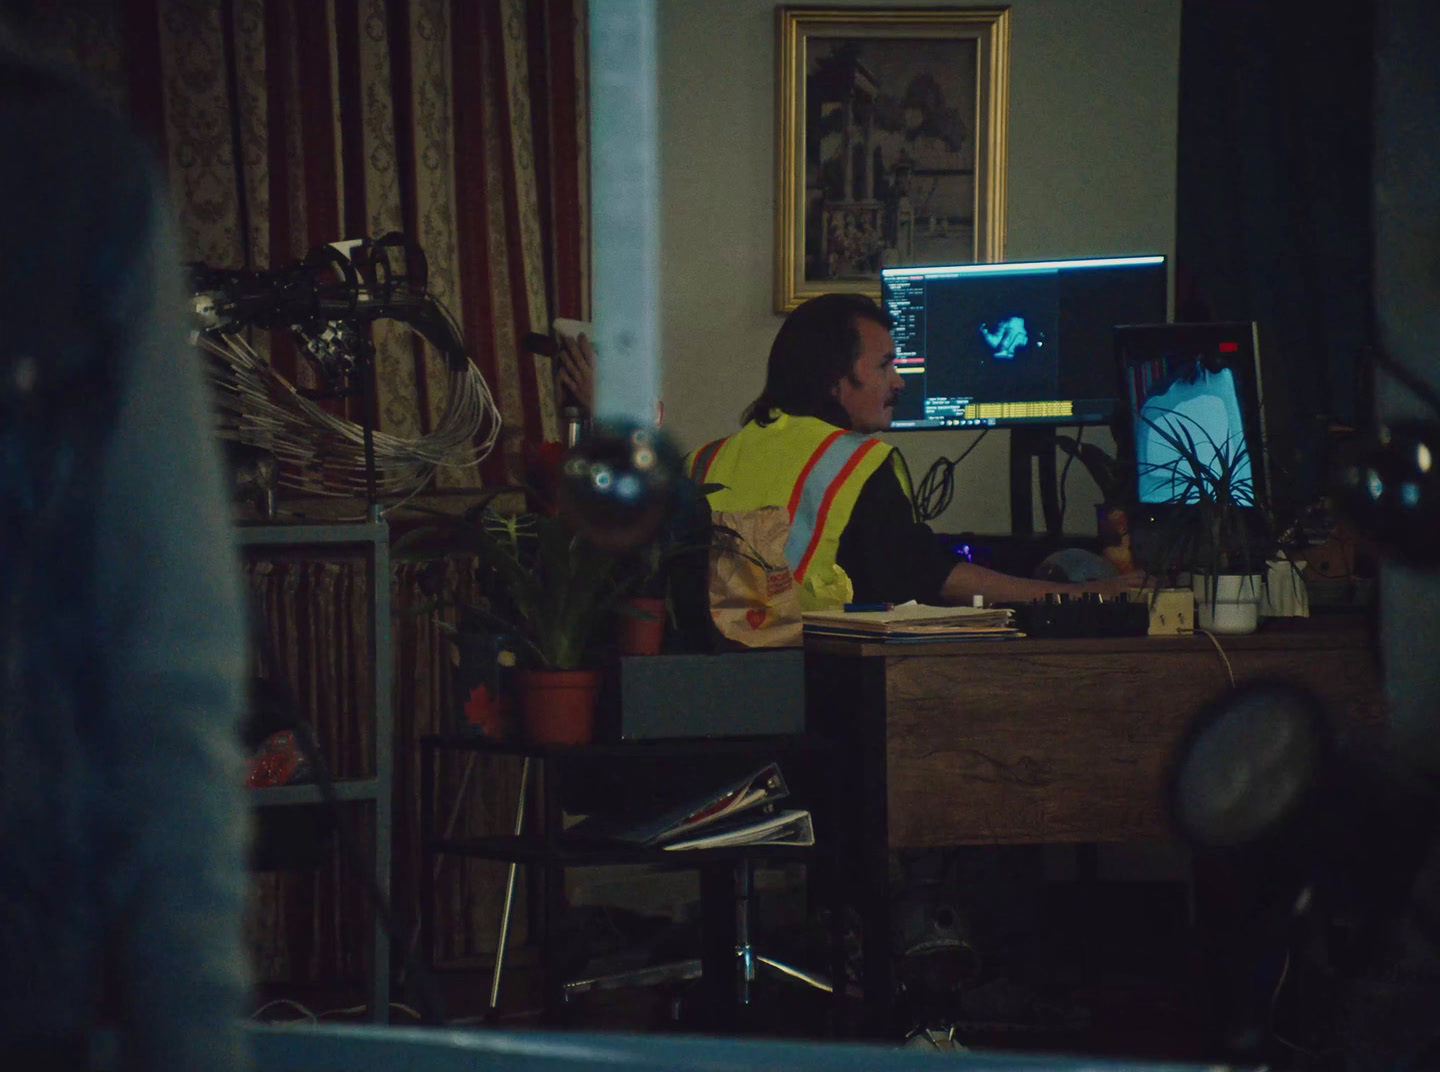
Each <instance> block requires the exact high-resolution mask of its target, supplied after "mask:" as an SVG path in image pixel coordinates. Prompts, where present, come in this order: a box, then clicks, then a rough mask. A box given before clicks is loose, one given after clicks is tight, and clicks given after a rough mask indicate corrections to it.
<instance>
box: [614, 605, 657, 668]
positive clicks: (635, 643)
mask: <svg viewBox="0 0 1440 1072" xmlns="http://www.w3.org/2000/svg"><path fill="white" fill-rule="evenodd" d="M625 602H626V603H627V604H628V605H629V606H630V607H631V609H633V610H635V611H637V612H638V613H637V614H621V615H620V654H621V655H659V654H660V648H661V646H662V645H663V644H664V642H665V600H663V599H659V598H652V597H649V596H637V597H635V598H633V599H627V600H626V601H625ZM641 615H644V616H645V617H641Z"/></svg>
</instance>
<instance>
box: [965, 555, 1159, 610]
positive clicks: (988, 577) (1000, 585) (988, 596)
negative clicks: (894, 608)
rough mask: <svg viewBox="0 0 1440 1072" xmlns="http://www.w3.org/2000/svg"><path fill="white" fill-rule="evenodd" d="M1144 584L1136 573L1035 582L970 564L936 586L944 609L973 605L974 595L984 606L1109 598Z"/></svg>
mask: <svg viewBox="0 0 1440 1072" xmlns="http://www.w3.org/2000/svg"><path fill="white" fill-rule="evenodd" d="M1144 583H1145V575H1144V574H1143V573H1138V572H1137V573H1122V574H1121V575H1120V576H1118V577H1107V578H1105V579H1103V580H1099V581H1085V582H1083V583H1077V582H1066V581H1036V580H1031V579H1029V578H1027V577H1012V576H1011V575H1010V574H1008V573H997V572H996V571H995V570H992V569H986V568H985V567H984V566H977V565H975V563H973V562H957V563H956V564H955V565H954V566H953V567H952V568H951V570H950V573H949V575H948V576H946V578H945V583H944V584H942V585H941V586H940V601H941V602H942V603H945V604H948V605H957V604H958V605H964V604H968V603H971V602H973V600H974V597H975V596H977V595H978V596H983V597H984V599H985V602H986V603H1028V602H1030V601H1031V600H1035V599H1043V598H1044V597H1045V596H1047V595H1052V594H1056V595H1083V594H1084V593H1086V592H1096V593H1099V594H1100V595H1106V596H1113V595H1119V594H1120V593H1121V592H1123V591H1125V590H1126V589H1127V588H1139V587H1140V586H1141V585H1142V584H1144Z"/></svg>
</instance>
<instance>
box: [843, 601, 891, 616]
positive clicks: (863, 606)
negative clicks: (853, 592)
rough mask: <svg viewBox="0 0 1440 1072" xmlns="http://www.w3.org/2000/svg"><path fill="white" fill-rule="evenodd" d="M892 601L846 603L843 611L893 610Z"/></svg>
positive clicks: (847, 612) (848, 612)
mask: <svg viewBox="0 0 1440 1072" xmlns="http://www.w3.org/2000/svg"><path fill="white" fill-rule="evenodd" d="M894 609H895V604H894V603H846V604H845V613H846V614H854V613H857V612H861V611H867V610H894Z"/></svg>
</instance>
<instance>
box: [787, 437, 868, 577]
mask: <svg viewBox="0 0 1440 1072" xmlns="http://www.w3.org/2000/svg"><path fill="white" fill-rule="evenodd" d="M872 438H873V437H872V436H868V435H863V434H862V433H860V432H846V433H845V434H844V435H842V436H840V437H839V438H837V439H836V440H835V441H834V442H833V443H831V444H830V445H829V446H828V447H826V448H825V453H824V454H822V455H820V460H819V461H817V462H816V463H815V466H814V468H812V469H811V470H810V475H809V476H807V477H806V478H805V487H804V489H803V490H802V491H801V492H800V502H799V505H797V506H796V507H795V516H794V517H792V518H791V519H790V538H789V539H788V540H786V541H785V561H786V562H787V563H789V565H790V568H791V569H796V570H798V569H799V568H800V563H801V561H802V560H803V559H804V557H805V551H806V550H807V549H808V548H809V546H810V541H811V540H812V539H814V537H815V522H816V521H817V519H818V518H819V516H820V504H821V503H823V502H824V501H825V493H826V492H827V491H829V490H830V485H831V484H832V483H834V481H835V478H836V477H837V476H839V475H840V470H842V469H844V468H845V464H846V463H847V462H849V461H850V459H851V458H853V457H854V456H855V453H856V452H857V451H858V450H860V448H862V447H863V446H865V444H866V443H868V442H870V440H871V439H872ZM795 579H796V580H797V581H801V580H804V577H802V576H801V575H799V574H798V573H797V574H796V575H795Z"/></svg>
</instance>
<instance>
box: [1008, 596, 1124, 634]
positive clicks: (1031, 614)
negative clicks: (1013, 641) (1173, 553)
mask: <svg viewBox="0 0 1440 1072" xmlns="http://www.w3.org/2000/svg"><path fill="white" fill-rule="evenodd" d="M1011 606H1012V607H1013V608H1014V610H1015V625H1016V627H1017V628H1018V629H1019V630H1020V631H1021V632H1022V633H1024V634H1025V635H1026V636H1030V637H1121V636H1144V635H1145V634H1146V633H1147V632H1149V629H1150V611H1149V608H1148V607H1146V605H1145V604H1144V603H1143V602H1139V601H1136V602H1131V601H1130V600H1128V599H1125V598H1123V597H1116V598H1111V599H1105V598H1103V597H1101V596H1099V595H1097V594H1095V593H1086V594H1085V595H1077V596H1065V595H1051V596H1046V597H1045V598H1044V599H1043V600H1036V601H1035V602H1033V603H1015V604H1011Z"/></svg>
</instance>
